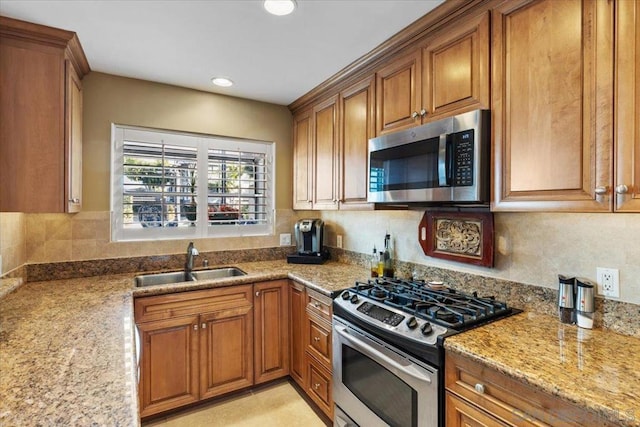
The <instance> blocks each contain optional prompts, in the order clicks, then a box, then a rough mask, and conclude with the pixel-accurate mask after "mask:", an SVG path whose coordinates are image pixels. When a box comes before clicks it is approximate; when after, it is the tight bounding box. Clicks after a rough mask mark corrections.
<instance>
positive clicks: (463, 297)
mask: <svg viewBox="0 0 640 427" xmlns="http://www.w3.org/2000/svg"><path fill="white" fill-rule="evenodd" d="M352 291H353V292H355V293H357V294H360V295H364V296H367V297H369V298H371V299H373V300H376V301H379V302H381V303H383V304H385V305H389V306H391V307H395V308H398V309H400V310H403V311H405V312H407V313H410V314H412V315H414V316H416V317H419V318H422V319H425V320H428V321H430V322H434V323H438V324H440V325H443V326H447V327H450V328H452V329H464V328H467V327H470V326H472V325H475V324H477V323H480V322H484V321H487V320H490V319H492V318H494V317H498V316H501V315H503V314H507V313H509V312H510V309H509V308H508V307H507V304H506V303H503V302H500V301H496V300H495V298H494V297H493V296H488V297H479V296H478V294H477V293H476V292H474V293H473V294H471V295H469V294H465V293H462V292H458V291H456V290H455V289H451V288H444V289H439V290H435V289H430V288H428V287H427V286H426V285H425V283H424V282H422V281H409V280H402V279H389V278H377V279H371V280H369V281H368V282H366V283H363V282H356V286H355V287H354V288H352Z"/></svg>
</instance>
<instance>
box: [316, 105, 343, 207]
mask: <svg viewBox="0 0 640 427" xmlns="http://www.w3.org/2000/svg"><path fill="white" fill-rule="evenodd" d="M313 147H314V149H313V168H312V170H313V174H314V175H313V209H337V208H338V179H339V177H338V173H339V172H338V155H339V151H338V96H337V95H336V96H332V97H331V98H329V99H327V100H326V101H324V102H321V103H319V104H318V105H316V106H314V107H313Z"/></svg>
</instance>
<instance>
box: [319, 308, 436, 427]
mask: <svg viewBox="0 0 640 427" xmlns="http://www.w3.org/2000/svg"><path fill="white" fill-rule="evenodd" d="M332 339H333V399H334V402H335V404H336V406H337V407H338V408H339V409H340V411H336V419H335V420H334V426H340V425H348V426H351V425H353V424H352V423H356V425H360V426H363V427H364V426H366V427H376V426H388V425H392V426H398V427H432V426H433V427H436V426H437V425H438V371H437V369H435V368H433V367H431V366H429V365H427V364H424V363H422V362H420V361H417V360H415V359H414V358H412V357H410V356H408V355H406V354H405V353H403V352H402V351H400V350H399V349H397V348H394V347H392V346H390V345H387V344H385V343H383V342H381V341H380V340H378V339H377V338H375V337H372V336H371V335H369V334H367V333H366V332H364V331H362V330H360V329H358V328H355V327H354V326H353V325H350V324H348V323H346V322H344V321H342V320H341V319H337V318H335V316H334V320H333V337H332ZM342 413H344V414H345V415H346V416H348V417H349V418H350V419H351V420H352V421H351V420H349V422H345V420H344V419H341V418H340V414H342ZM343 418H344V417H343Z"/></svg>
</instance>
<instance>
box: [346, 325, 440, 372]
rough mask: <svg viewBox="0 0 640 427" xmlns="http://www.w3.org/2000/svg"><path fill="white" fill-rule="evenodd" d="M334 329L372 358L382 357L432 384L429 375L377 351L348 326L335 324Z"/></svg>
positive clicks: (385, 360)
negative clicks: (351, 333) (350, 330)
mask: <svg viewBox="0 0 640 427" xmlns="http://www.w3.org/2000/svg"><path fill="white" fill-rule="evenodd" d="M334 330H335V331H336V332H337V333H338V335H340V336H341V337H342V339H344V340H345V341H348V342H349V344H351V345H352V346H353V347H354V348H357V349H359V350H361V351H363V352H365V353H367V354H368V355H369V356H371V357H372V358H379V359H382V360H383V361H384V362H385V363H388V364H389V365H391V366H393V367H394V368H396V369H398V370H400V371H401V372H403V373H405V374H407V375H409V376H411V377H413V378H415V379H416V380H418V381H424V382H426V383H428V384H431V378H429V377H428V376H425V375H422V373H421V372H418V371H417V369H416V368H415V367H413V366H412V365H411V364H407V365H405V364H402V363H400V362H398V361H397V360H394V359H392V358H391V357H389V356H387V355H386V354H384V353H382V352H380V351H376V349H375V348H374V347H372V346H371V345H370V344H367V343H366V342H364V341H362V340H360V339H358V338H356V337H354V336H353V335H350V334H349V331H348V330H347V328H345V327H343V326H334Z"/></svg>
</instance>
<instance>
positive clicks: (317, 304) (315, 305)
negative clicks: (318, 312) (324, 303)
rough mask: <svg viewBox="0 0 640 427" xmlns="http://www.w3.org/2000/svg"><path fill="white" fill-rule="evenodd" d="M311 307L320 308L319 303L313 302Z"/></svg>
mask: <svg viewBox="0 0 640 427" xmlns="http://www.w3.org/2000/svg"><path fill="white" fill-rule="evenodd" d="M313 306H314V307H315V308H320V307H321V305H320V303H319V302H314V303H313Z"/></svg>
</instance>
